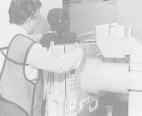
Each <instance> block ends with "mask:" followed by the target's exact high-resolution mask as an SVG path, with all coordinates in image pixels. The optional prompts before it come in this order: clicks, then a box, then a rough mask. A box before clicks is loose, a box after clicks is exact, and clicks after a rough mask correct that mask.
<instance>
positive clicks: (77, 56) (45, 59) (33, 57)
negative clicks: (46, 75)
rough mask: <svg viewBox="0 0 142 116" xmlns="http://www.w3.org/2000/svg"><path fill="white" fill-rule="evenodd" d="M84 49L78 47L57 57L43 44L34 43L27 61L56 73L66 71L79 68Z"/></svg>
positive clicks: (35, 66)
mask: <svg viewBox="0 0 142 116" xmlns="http://www.w3.org/2000/svg"><path fill="white" fill-rule="evenodd" d="M83 56H84V51H83V50H82V49H80V48H77V49H76V50H75V51H74V52H72V53H67V54H64V55H62V56H59V57H55V56H53V55H52V54H51V53H50V50H47V49H46V48H43V47H42V45H41V44H37V43H36V44H34V45H33V46H32V48H31V50H30V52H29V54H28V58H27V63H28V64H30V65H31V66H33V67H34V68H37V69H43V70H47V71H51V72H56V73H64V72H67V71H69V70H71V69H75V68H77V66H78V65H79V64H80V62H81V59H82V58H83Z"/></svg>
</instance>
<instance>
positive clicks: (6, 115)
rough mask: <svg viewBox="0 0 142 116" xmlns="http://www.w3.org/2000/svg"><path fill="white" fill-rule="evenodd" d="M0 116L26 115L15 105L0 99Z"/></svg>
mask: <svg viewBox="0 0 142 116" xmlns="http://www.w3.org/2000/svg"><path fill="white" fill-rule="evenodd" d="M0 116H27V115H26V114H25V113H24V112H23V111H22V110H20V109H19V108H17V107H16V106H14V105H12V104H9V103H6V102H3V101H1V100H0Z"/></svg>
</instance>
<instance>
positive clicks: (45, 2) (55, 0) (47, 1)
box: [34, 0, 62, 34]
mask: <svg viewBox="0 0 142 116" xmlns="http://www.w3.org/2000/svg"><path fill="white" fill-rule="evenodd" d="M40 1H41V2H42V7H41V9H40V10H41V15H42V20H41V23H40V25H39V26H38V28H37V30H36V31H35V33H34V34H37V33H39V32H47V31H49V29H50V26H49V24H48V22H47V20H46V17H47V14H48V11H49V10H50V9H52V8H62V0H40Z"/></svg>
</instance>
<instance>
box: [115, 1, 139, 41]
mask: <svg viewBox="0 0 142 116" xmlns="http://www.w3.org/2000/svg"><path fill="white" fill-rule="evenodd" d="M117 22H118V23H119V24H120V25H124V26H129V27H131V28H132V36H133V37H136V38H139V39H142V1H141V0H118V2H117Z"/></svg>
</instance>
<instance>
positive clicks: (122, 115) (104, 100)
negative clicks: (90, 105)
mask: <svg viewBox="0 0 142 116" xmlns="http://www.w3.org/2000/svg"><path fill="white" fill-rule="evenodd" d="M108 106H112V115H110V116H128V101H123V100H119V99H116V98H115V97H114V94H113V93H108V94H107V95H105V96H103V97H101V98H100V99H99V106H98V109H97V110H95V111H94V112H93V113H90V112H89V111H88V109H85V110H84V111H83V112H81V113H80V114H78V116H109V114H108V112H107V107H108Z"/></svg>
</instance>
